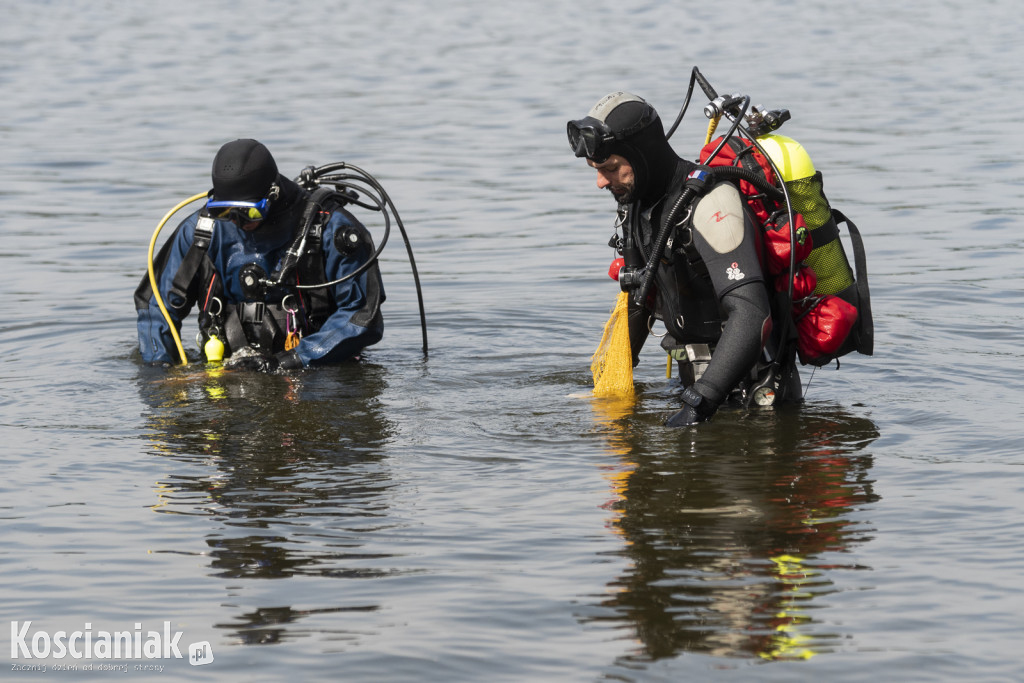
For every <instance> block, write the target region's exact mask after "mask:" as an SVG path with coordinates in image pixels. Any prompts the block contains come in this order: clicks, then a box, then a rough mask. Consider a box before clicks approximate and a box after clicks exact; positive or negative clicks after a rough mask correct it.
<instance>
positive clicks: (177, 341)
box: [146, 192, 207, 365]
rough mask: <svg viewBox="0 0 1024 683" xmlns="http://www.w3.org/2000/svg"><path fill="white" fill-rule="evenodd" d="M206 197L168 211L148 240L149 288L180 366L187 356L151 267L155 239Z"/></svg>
mask: <svg viewBox="0 0 1024 683" xmlns="http://www.w3.org/2000/svg"><path fill="white" fill-rule="evenodd" d="M206 196H207V193H206V192H201V193H199V194H197V195H194V196H192V197H189V198H188V199H186V200H184V201H182V202H181V203H179V204H178V205H177V206H175V207H174V208H173V209H171V210H170V211H168V212H167V215H166V216H164V218H163V220H162V221H160V223H158V224H157V226H156V230H154V231H153V237H152V238H150V240H149V258H148V259H147V263H146V266H147V268H146V270H147V272H148V273H149V286H150V288H151V289H152V290H153V298H154V299H156V303H157V306H159V307H160V312H161V313H163V315H164V320H166V321H167V326H168V327H169V328H170V330H171V336H172V337H174V345H175V346H176V347H177V348H178V357H179V358H181V364H182V365H188V356H186V355H185V348H184V347H183V346H182V345H181V335H179V334H178V326H177V324H175V322H174V320H173V319H172V318H171V314H170V313H168V312H167V307H166V306H165V305H164V300H163V297H161V296H160V287H158V286H157V282H156V270H155V268H154V267H153V252H154V251H155V249H156V238H157V236H158V235H159V234H160V231H161V230H163V227H164V225H166V224H167V221H169V220H170V219H171V216H173V215H174V214H176V213H178V211H180V210H181V209H182V208H184V207H186V206H188V205H189V204H191V203H192V202H194V201H196V200H197V199H205V198H206Z"/></svg>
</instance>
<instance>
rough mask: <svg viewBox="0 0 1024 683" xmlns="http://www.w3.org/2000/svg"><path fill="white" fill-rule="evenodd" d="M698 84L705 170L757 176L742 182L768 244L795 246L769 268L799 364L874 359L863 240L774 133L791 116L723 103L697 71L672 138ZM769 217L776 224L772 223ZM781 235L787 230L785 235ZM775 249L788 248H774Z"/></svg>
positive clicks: (743, 101) (804, 159)
mask: <svg viewBox="0 0 1024 683" xmlns="http://www.w3.org/2000/svg"><path fill="white" fill-rule="evenodd" d="M695 84H699V85H700V87H701V89H702V90H703V91H704V94H705V95H706V96H707V97H708V99H709V100H710V102H709V103H708V105H707V106H706V107H705V108H704V114H705V116H706V117H707V118H708V119H709V120H710V122H709V126H708V134H707V138H706V140H705V145H704V147H703V149H702V150H701V154H700V159H699V163H702V164H707V165H709V166H712V167H721V166H727V167H733V168H734V169H739V168H742V169H744V170H745V171H747V172H751V173H752V174H753V175H752V176H751V175H749V174H747V175H741V176H740V181H739V183H738V184H739V187H740V191H741V193H742V194H743V195H744V198H745V200H746V201H747V204H748V206H749V207H750V209H751V210H752V211H753V212H754V213H756V214H757V215H758V219H759V220H760V221H761V227H762V228H763V231H762V234H763V235H764V236H765V237H767V238H769V239H768V241H771V238H772V237H773V235H772V234H771V233H776V234H781V235H782V238H783V240H785V241H788V242H789V245H788V249H784V250H783V251H785V253H787V254H790V255H791V256H790V259H791V260H790V261H789V263H787V264H784V265H780V266H776V268H775V269H774V270H773V269H772V268H769V269H768V273H766V274H768V275H774V276H776V277H777V280H776V289H777V290H778V291H779V292H780V294H783V295H784V298H785V302H786V303H788V304H789V305H791V306H792V317H791V318H789V319H790V320H792V321H793V322H795V323H796V332H797V350H798V352H799V354H800V360H801V362H802V363H804V364H811V365H816V366H820V365H824V364H826V363H828V362H830V361H832V360H835V359H837V358H839V357H840V356H843V355H845V354H847V353H849V352H851V351H857V352H859V353H862V354H864V355H871V354H872V352H873V348H874V324H873V322H872V317H871V300H870V293H869V290H868V280H867V267H866V256H865V252H864V244H863V241H862V239H861V236H860V232H859V231H858V229H857V226H856V225H854V224H853V222H852V221H851V220H849V219H848V218H847V217H846V216H845V215H843V214H842V213H841V212H840V211H837V210H835V209H833V208H832V207H831V206H830V205H829V203H828V200H827V199H826V198H825V194H824V192H823V191H822V174H821V173H820V172H818V171H817V170H816V169H815V167H814V163H813V162H812V161H811V159H810V156H809V155H808V154H807V152H806V150H804V148H803V146H802V145H800V143H798V142H797V141H795V140H793V139H792V138H788V137H786V136H783V135H779V134H777V133H776V132H775V131H776V130H777V129H778V128H779V127H780V126H781V125H782V124H783V123H785V122H786V121H787V120H789V118H790V113H789V111H788V110H786V109H777V110H771V111H768V110H765V109H764V108H763V107H760V106H751V104H750V97H749V96H748V95H742V94H733V95H728V96H720V95H719V94H718V93H717V92H716V90H715V89H714V88H713V87H712V86H711V84H710V83H708V81H707V80H706V79H705V78H704V76H703V75H702V74H701V73H700V71H699V69H697V67H694V68H693V72H692V73H691V76H690V84H689V88H688V89H687V93H686V98H685V100H684V101H683V106H682V108H681V109H680V112H679V115H678V116H677V117H676V120H675V122H674V123H673V124H672V127H671V128H670V129H669V132H668V134H667V137H671V135H672V133H673V132H675V130H676V128H677V127H678V126H679V123H680V122H681V121H682V118H683V116H684V115H685V113H686V109H687V107H688V105H689V103H690V98H691V96H692V94H693V88H694V85H695ZM722 118H727V119H728V120H729V121H730V122H731V125H730V126H729V130H728V132H726V134H725V135H724V136H722V137H721V138H719V139H718V140H716V141H714V142H712V136H713V134H714V130H715V128H716V126H717V125H718V122H719V120H720V119H722ZM715 170H716V171H717V170H719V169H718V168H716V169H715ZM734 172H735V171H734ZM744 181H745V182H744ZM773 209H774V212H773ZM780 214H788V215H781V216H780ZM769 216H771V217H772V218H771V220H766V219H767V218H769ZM775 216H780V217H779V218H777V219H776V218H774V217H775ZM773 221H774V222H775V223H776V224H775V225H772V222H773ZM839 223H845V224H846V226H847V229H848V231H849V235H850V240H851V245H852V248H853V254H854V264H855V268H854V269H851V267H850V262H849V260H848V259H847V256H846V252H845V251H844V250H843V246H842V243H841V242H840V239H839V227H838V226H839ZM790 226H792V227H790ZM780 227H784V229H783V230H779V228H780ZM801 229H806V230H807V231H809V236H810V245H811V247H812V249H811V250H810V253H801V252H800V251H799V249H798V247H800V246H802V245H803V240H800V239H798V235H799V234H800V230H801ZM776 246H784V245H780V244H779V242H778V241H776ZM798 254H799V256H800V257H802V258H800V257H798V256H797V255H798ZM804 271H810V275H811V276H812V277H810V278H808V277H802V275H807V273H806V272H804ZM794 282H801V283H807V282H813V283H814V284H813V289H812V290H811V291H806V290H805V291H800V292H797V291H795V289H794ZM780 285H781V286H780Z"/></svg>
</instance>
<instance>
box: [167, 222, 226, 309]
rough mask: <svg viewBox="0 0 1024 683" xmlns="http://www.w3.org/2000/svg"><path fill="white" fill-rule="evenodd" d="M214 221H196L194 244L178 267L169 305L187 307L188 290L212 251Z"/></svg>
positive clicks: (190, 246) (193, 236)
mask: <svg viewBox="0 0 1024 683" xmlns="http://www.w3.org/2000/svg"><path fill="white" fill-rule="evenodd" d="M213 225H214V221H213V219H212V218H210V217H209V216H200V217H199V220H198V221H196V229H195V233H194V234H193V235H192V244H191V245H189V248H188V252H187V253H186V254H185V258H184V259H182V261H181V265H179V266H178V272H176V273H175V274H174V281H173V282H172V283H171V291H170V295H171V296H169V297H168V299H169V301H168V302H167V303H168V305H170V306H172V307H175V308H179V307H184V306H186V305H187V302H188V290H189V288H190V287H192V284H193V281H194V280H195V277H196V273H197V272H198V271H199V266H200V265H201V264H202V262H203V259H205V258H206V255H207V252H208V251H209V249H210V242H211V241H212V239H213ZM176 303H177V305H175V304H176Z"/></svg>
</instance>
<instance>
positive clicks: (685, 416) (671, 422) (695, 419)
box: [665, 387, 718, 427]
mask: <svg viewBox="0 0 1024 683" xmlns="http://www.w3.org/2000/svg"><path fill="white" fill-rule="evenodd" d="M717 409H718V406H716V405H714V404H712V403H711V401H709V400H708V399H707V398H705V397H704V396H702V395H701V394H700V392H699V391H697V390H696V389H694V388H693V387H687V388H686V391H684V392H683V409H682V410H680V411H679V412H678V413H676V414H675V415H673V416H672V417H670V418H669V419H668V420H667V421H666V422H665V426H666V427H691V426H693V425H695V424H700V423H701V422H707V421H708V420H710V419H711V416H712V415H714V414H715V411H716V410H717Z"/></svg>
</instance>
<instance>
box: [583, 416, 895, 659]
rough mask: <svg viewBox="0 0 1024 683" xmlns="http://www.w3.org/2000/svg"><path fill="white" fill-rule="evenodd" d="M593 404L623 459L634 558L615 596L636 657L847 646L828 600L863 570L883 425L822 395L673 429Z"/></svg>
mask: <svg viewBox="0 0 1024 683" xmlns="http://www.w3.org/2000/svg"><path fill="white" fill-rule="evenodd" d="M593 405H594V410H595V415H596V420H597V422H598V424H599V426H600V427H601V429H602V430H603V431H605V432H606V440H607V443H608V445H609V450H610V451H611V452H612V453H614V454H615V455H616V456H617V460H616V462H615V463H613V464H611V465H609V467H608V470H607V472H606V478H607V479H608V481H609V482H610V484H611V488H612V493H613V498H612V500H610V501H609V503H608V505H607V507H608V509H609V510H610V511H611V512H612V518H611V520H610V526H611V527H612V528H613V529H614V530H615V531H616V533H618V534H620V535H621V536H622V538H623V540H624V541H625V546H624V550H623V553H624V554H625V555H626V556H627V557H628V558H629V559H630V561H631V567H630V570H629V571H628V572H627V573H626V574H625V575H623V576H621V577H619V578H618V579H617V580H616V581H615V582H614V584H613V585H612V586H610V588H611V589H612V590H611V594H612V597H611V598H609V599H608V600H606V601H605V602H604V606H606V607H610V608H612V610H613V611H614V612H615V615H616V616H614V617H610V618H611V619H612V620H614V621H616V622H618V621H621V620H622V619H626V620H627V621H628V623H629V624H630V626H631V627H632V630H633V631H634V633H635V635H636V637H637V639H638V641H639V647H638V648H637V649H636V650H635V651H634V652H632V653H631V654H630V655H629V656H628V657H627V661H629V660H632V661H651V660H655V659H661V658H666V657H674V656H678V655H679V654H681V653H683V652H702V653H706V654H711V655H715V656H725V657H761V658H765V659H801V658H803V659H806V658H809V657H812V656H814V655H815V654H818V653H822V652H826V651H828V650H829V649H831V648H833V647H835V645H836V644H837V642H838V640H839V639H840V638H841V637H842V636H841V634H839V633H834V632H829V631H828V630H827V629H825V628H824V627H823V626H822V625H821V624H820V623H817V622H816V621H815V619H814V610H815V609H816V608H821V607H824V606H825V605H824V601H823V600H822V597H823V596H825V595H828V594H829V593H832V592H835V591H836V590H837V588H836V587H835V584H834V581H835V579H834V577H836V575H837V573H838V572H841V571H842V570H852V569H863V567H859V566H856V565H852V564H849V563H844V562H843V561H842V555H841V554H842V553H844V552H845V551H848V550H849V548H850V547H851V546H852V545H853V544H855V543H859V542H862V541H866V540H869V538H870V536H869V532H870V529H869V528H868V527H867V526H866V525H867V521H866V519H865V507H866V506H867V505H868V504H870V503H872V502H874V501H876V500H878V497H877V496H876V495H875V494H874V492H873V491H872V487H871V480H870V479H868V470H869V469H870V467H871V459H872V458H871V455H870V454H868V453H865V452H864V449H865V447H866V446H867V445H868V444H870V443H871V442H873V441H874V440H875V439H876V438H877V437H878V431H877V429H876V428H875V426H874V424H873V423H871V422H870V421H869V420H866V419H862V418H856V417H853V416H851V415H849V414H846V413H844V412H842V411H841V410H839V409H836V408H822V407H820V406H818V407H814V408H811V407H802V408H795V409H792V410H790V411H782V410H779V411H775V412H771V411H767V412H765V413H753V414H750V415H747V416H745V417H744V416H737V415H735V414H732V415H729V414H725V415H721V416H719V418H717V419H716V421H714V422H712V423H710V424H708V425H704V426H702V427H701V428H700V429H698V430H681V431H671V430H664V429H663V428H661V427H660V425H648V424H645V423H642V422H641V418H639V417H633V416H632V412H631V411H630V410H629V409H628V407H623V406H615V405H610V404H608V403H607V402H603V401H595V402H594V404H593ZM666 432H669V433H667V434H666ZM665 454H670V455H665Z"/></svg>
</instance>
